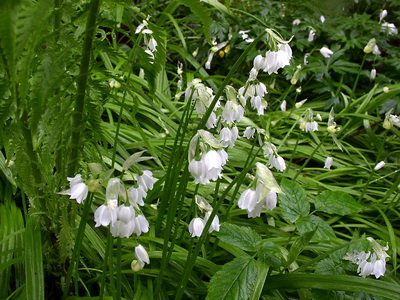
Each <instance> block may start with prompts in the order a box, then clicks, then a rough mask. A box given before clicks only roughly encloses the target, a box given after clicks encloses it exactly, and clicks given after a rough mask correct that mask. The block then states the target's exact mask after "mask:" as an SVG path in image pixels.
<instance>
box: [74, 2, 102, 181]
mask: <svg viewBox="0 0 400 300" xmlns="http://www.w3.org/2000/svg"><path fill="white" fill-rule="evenodd" d="M99 6H100V0H92V1H91V5H90V9H89V16H88V19H87V22H86V33H85V40H84V44H83V49H82V59H81V64H80V69H79V75H78V82H77V92H76V97H75V107H74V112H73V113H72V136H71V152H70V156H69V161H68V163H69V165H68V173H67V174H69V175H70V176H73V175H74V174H75V169H76V165H77V163H78V158H79V155H78V153H79V151H80V149H81V145H80V139H81V132H82V131H83V130H84V128H85V119H84V108H85V93H86V87H87V86H86V84H87V80H88V77H89V62H90V56H91V53H92V42H93V36H94V31H95V29H96V26H95V25H96V18H97V13H98V10H99Z"/></svg>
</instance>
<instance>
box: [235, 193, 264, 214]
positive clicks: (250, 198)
mask: <svg viewBox="0 0 400 300" xmlns="http://www.w3.org/2000/svg"><path fill="white" fill-rule="evenodd" d="M259 198H260V195H259V194H258V193H257V192H256V191H255V190H252V189H247V190H245V191H244V192H243V193H242V194H241V195H240V198H239V202H238V206H239V208H241V209H246V210H247V211H252V210H253V209H254V207H255V206H256V204H257V202H258V200H259Z"/></svg>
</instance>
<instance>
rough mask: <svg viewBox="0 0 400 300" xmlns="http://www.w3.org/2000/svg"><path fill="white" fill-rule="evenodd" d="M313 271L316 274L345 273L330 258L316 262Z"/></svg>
mask: <svg viewBox="0 0 400 300" xmlns="http://www.w3.org/2000/svg"><path fill="white" fill-rule="evenodd" d="M315 273H318V274H338V275H339V274H342V275H344V274H346V272H345V271H344V269H343V268H342V267H341V266H338V265H336V264H335V262H334V261H333V260H332V259H330V258H326V259H323V260H321V261H319V262H318V264H317V265H316V266H315Z"/></svg>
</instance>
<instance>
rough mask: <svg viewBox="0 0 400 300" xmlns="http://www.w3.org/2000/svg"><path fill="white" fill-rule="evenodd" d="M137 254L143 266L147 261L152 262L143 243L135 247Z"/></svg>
mask: <svg viewBox="0 0 400 300" xmlns="http://www.w3.org/2000/svg"><path fill="white" fill-rule="evenodd" d="M135 256H136V258H137V260H138V262H139V263H140V265H141V266H142V267H144V264H145V263H146V264H149V263H150V258H149V254H148V253H147V251H146V249H145V248H144V247H143V246H142V245H139V246H136V247H135Z"/></svg>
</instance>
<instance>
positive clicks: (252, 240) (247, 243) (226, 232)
mask: <svg viewBox="0 0 400 300" xmlns="http://www.w3.org/2000/svg"><path fill="white" fill-rule="evenodd" d="M215 235H216V236H217V237H218V238H219V239H220V240H221V241H223V242H225V243H227V244H230V245H232V246H236V247H238V248H240V249H242V250H244V251H256V249H257V246H258V244H259V243H260V242H261V237H260V235H258V234H257V233H256V232H255V231H254V230H253V229H251V228H250V227H240V226H237V225H235V224H230V223H223V224H222V225H221V229H220V231H219V232H216V233H215Z"/></svg>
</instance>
